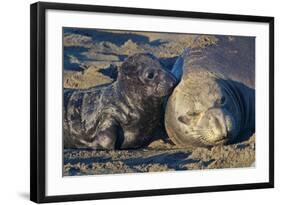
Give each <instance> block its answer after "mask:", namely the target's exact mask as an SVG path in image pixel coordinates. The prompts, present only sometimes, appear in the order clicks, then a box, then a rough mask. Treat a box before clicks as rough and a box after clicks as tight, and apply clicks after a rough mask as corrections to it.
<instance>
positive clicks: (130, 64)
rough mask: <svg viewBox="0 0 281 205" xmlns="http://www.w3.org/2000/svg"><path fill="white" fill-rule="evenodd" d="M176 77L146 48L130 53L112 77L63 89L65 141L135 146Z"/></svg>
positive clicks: (79, 145) (108, 146) (149, 127)
mask: <svg viewBox="0 0 281 205" xmlns="http://www.w3.org/2000/svg"><path fill="white" fill-rule="evenodd" d="M175 83H176V79H175V78H174V77H173V75H172V74H171V73H169V71H166V70H165V69H164V68H163V67H162V66H161V65H160V63H159V61H158V60H157V59H156V58H155V57H154V56H152V55H151V54H135V55H133V56H131V57H129V58H127V59H126V61H125V62H124V63H123V64H122V65H121V67H120V70H119V74H118V77H117V80H116V81H115V82H114V83H112V84H109V85H102V86H98V87H93V88H90V89H86V90H66V91H65V92H64V147H65V148H93V149H118V148H136V147H141V146H143V145H144V144H145V143H146V142H147V141H149V140H150V137H151V134H152V133H153V131H154V130H155V128H156V127H157V126H158V125H159V123H158V122H159V120H160V113H161V103H162V101H163V99H164V98H165V96H167V95H169V94H170V93H171V92H172V89H173V87H174V86H175Z"/></svg>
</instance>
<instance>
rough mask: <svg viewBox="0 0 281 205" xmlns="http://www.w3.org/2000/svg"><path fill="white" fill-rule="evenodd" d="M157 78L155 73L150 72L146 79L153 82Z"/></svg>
mask: <svg viewBox="0 0 281 205" xmlns="http://www.w3.org/2000/svg"><path fill="white" fill-rule="evenodd" d="M154 77H155V74H154V72H153V71H149V72H147V73H146V78H147V79H149V80H152V79H153V78H154Z"/></svg>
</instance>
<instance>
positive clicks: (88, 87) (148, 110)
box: [30, 2, 274, 203]
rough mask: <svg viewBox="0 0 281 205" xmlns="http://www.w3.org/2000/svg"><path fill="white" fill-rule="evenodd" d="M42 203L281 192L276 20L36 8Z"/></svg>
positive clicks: (35, 142) (34, 113) (34, 133)
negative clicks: (278, 180) (280, 182)
mask: <svg viewBox="0 0 281 205" xmlns="http://www.w3.org/2000/svg"><path fill="white" fill-rule="evenodd" d="M30 19H31V37H30V43H31V125H30V130H31V139H30V144H31V154H30V160H31V167H30V172H31V173H30V180H31V181H30V192H31V194H30V198H31V200H32V201H34V202H38V203H42V202H58V201H74V200H91V199H107V198H121V197H138V196H153V195H167V194H184V193H196V192H212V191H228V190H244V189H258V188H273V187H274V82H273V81H274V18H273V17H264V16H246V15H229V14H214V13H201V12H186V11H171V10H155V9H141V8H124V7H108V6H94V5H79V4H62V3H46V2H40V3H35V4H32V5H31V18H30Z"/></svg>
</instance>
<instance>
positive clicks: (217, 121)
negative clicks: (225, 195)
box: [198, 108, 235, 144]
mask: <svg viewBox="0 0 281 205" xmlns="http://www.w3.org/2000/svg"><path fill="white" fill-rule="evenodd" d="M198 126H199V127H202V128H204V129H203V130H210V131H209V132H208V135H207V138H206V139H208V141H209V142H210V143H211V144H220V143H225V142H226V141H228V140H229V139H228V138H229V137H230V136H231V134H232V132H233V130H235V123H234V119H233V118H232V117H231V116H230V114H229V113H228V112H227V111H226V110H224V109H219V108H214V109H210V110H209V111H207V112H206V113H205V114H204V116H203V117H202V118H201V119H200V120H199V122H198Z"/></svg>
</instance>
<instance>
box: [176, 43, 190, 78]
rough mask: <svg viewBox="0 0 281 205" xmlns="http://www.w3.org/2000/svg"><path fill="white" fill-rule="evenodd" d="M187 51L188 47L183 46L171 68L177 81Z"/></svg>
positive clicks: (181, 71) (180, 76)
mask: <svg viewBox="0 0 281 205" xmlns="http://www.w3.org/2000/svg"><path fill="white" fill-rule="evenodd" d="M189 51H190V49H189V48H185V49H184V51H183V53H182V54H181V55H180V56H179V57H178V59H177V60H176V62H175V64H174V66H173V68H172V74H173V75H174V76H175V77H176V79H177V81H178V82H179V81H180V80H181V78H182V75H183V66H184V61H185V60H186V56H187V55H188V54H189Z"/></svg>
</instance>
